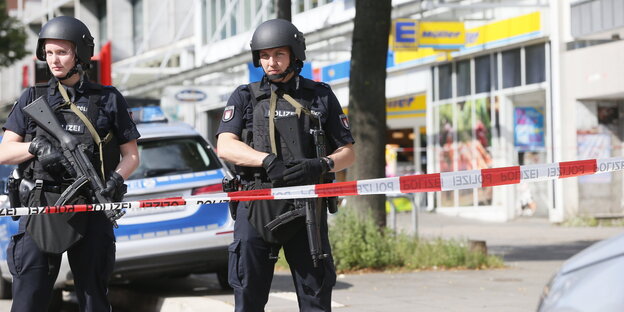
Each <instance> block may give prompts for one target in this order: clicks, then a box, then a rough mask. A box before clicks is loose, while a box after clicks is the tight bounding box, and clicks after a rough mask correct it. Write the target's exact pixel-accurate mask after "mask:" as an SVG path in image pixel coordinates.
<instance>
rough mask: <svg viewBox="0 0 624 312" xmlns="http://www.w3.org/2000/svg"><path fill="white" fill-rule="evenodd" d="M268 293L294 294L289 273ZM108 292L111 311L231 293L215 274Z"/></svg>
mask: <svg viewBox="0 0 624 312" xmlns="http://www.w3.org/2000/svg"><path fill="white" fill-rule="evenodd" d="M352 286H353V285H352V284H349V283H345V282H340V281H338V282H336V286H335V288H334V289H347V288H350V287H352ZM271 291H272V292H294V291H295V288H294V286H293V282H292V278H291V277H290V274H288V273H277V274H275V276H274V278H273V284H272V287H271ZM109 292H110V294H109V298H110V301H111V304H112V305H113V312H153V311H160V308H161V307H162V305H163V302H164V299H165V298H170V297H201V296H213V295H232V290H223V289H221V287H220V286H219V282H218V280H217V277H216V275H215V274H201V275H191V276H188V277H180V278H160V279H151V280H143V281H137V282H133V283H130V284H127V285H116V286H111V287H110V288H109Z"/></svg>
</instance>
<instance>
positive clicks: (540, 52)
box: [525, 43, 546, 84]
mask: <svg viewBox="0 0 624 312" xmlns="http://www.w3.org/2000/svg"><path fill="white" fill-rule="evenodd" d="M525 58H526V61H525V63H526V83H527V84H531V83H539V82H543V81H546V50H545V47H544V44H543V43H542V44H536V45H532V46H528V47H526V48H525Z"/></svg>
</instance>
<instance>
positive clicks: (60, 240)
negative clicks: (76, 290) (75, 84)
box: [20, 84, 120, 254]
mask: <svg viewBox="0 0 624 312" xmlns="http://www.w3.org/2000/svg"><path fill="white" fill-rule="evenodd" d="M91 87H93V88H94V89H95V91H96V92H94V94H92V95H90V96H89V101H88V104H87V105H86V106H84V105H81V106H78V109H79V110H80V111H81V112H82V113H83V114H84V115H85V116H86V117H87V119H88V120H89V121H90V122H91V123H92V124H93V125H96V124H97V123H96V122H97V118H98V116H99V114H101V113H102V111H101V110H100V106H101V105H102V104H101V101H100V98H101V86H100V85H95V84H92V85H91ZM34 89H35V90H34V91H35V92H34V93H35V97H34V98H33V99H32V100H34V99H36V98H38V97H39V96H42V95H43V96H48V92H47V91H48V85H47V84H46V85H45V86H43V85H38V86H36V87H35V88H34ZM31 91H33V90H31ZM56 92H58V91H56ZM52 110H53V111H54V112H55V115H56V117H57V118H58V120H59V122H60V124H61V125H62V126H63V128H64V129H65V130H66V131H67V132H69V133H70V134H72V135H74V136H75V137H76V138H77V140H78V142H79V148H81V149H83V150H84V151H85V154H87V156H88V157H89V159H90V160H91V163H92V164H93V166H94V167H95V168H96V169H97V170H98V172H99V171H100V170H99V168H100V164H101V162H100V156H99V147H98V146H97V145H96V144H95V142H94V139H93V137H92V136H91V133H90V132H89V130H88V129H87V126H86V125H85V123H84V122H83V121H82V120H81V119H80V117H78V115H76V113H74V112H73V111H72V110H71V109H70V108H69V105H66V104H64V105H58V106H56V107H52ZM28 123H29V124H30V123H34V122H33V121H32V120H28ZM39 135H41V136H45V137H47V138H48V140H49V141H50V142H51V143H52V144H54V145H55V146H56V147H57V148H59V149H60V144H59V143H58V141H57V140H56V139H55V138H54V137H53V136H52V135H51V134H50V133H47V132H46V131H45V130H43V129H41V128H40V127H35V131H34V135H32V134H28V135H26V137H25V141H31V140H32V138H33V137H34V136H39ZM103 151H104V152H103V153H104V156H105V157H104V160H105V161H104V162H105V168H104V170H105V175H109V174H110V173H111V172H112V170H114V169H115V167H116V166H117V164H118V163H119V161H120V152H119V146H118V144H117V141H116V140H111V141H109V142H108V144H106V145H105V147H104V149H103ZM20 168H24V169H23V176H24V178H25V179H28V180H33V181H35V180H43V181H44V182H43V185H44V191H43V192H40V191H39V192H38V191H36V190H33V191H31V192H30V195H29V197H28V203H27V204H28V206H43V205H54V204H55V203H56V201H57V200H58V198H59V197H60V193H55V192H48V191H45V186H46V185H55V186H63V185H68V184H70V183H71V182H73V180H74V178H73V177H70V176H69V174H67V173H66V174H65V175H64V176H59V175H54V174H50V173H49V172H47V171H46V170H45V169H44V168H43V166H41V164H40V163H39V161H37V159H36V158H33V159H31V160H30V161H27V162H24V163H23V164H21V165H20ZM106 178H108V177H106ZM104 181H105V180H104ZM61 190H63V188H62V187H61ZM81 190H82V191H81V192H78V193H77V194H76V196H74V197H73V198H70V199H69V200H68V202H66V203H64V204H84V203H87V201H89V199H88V198H89V197H90V196H89V195H88V192H89V191H90V190H85V189H84V187H83V188H82V189H81ZM37 194H39V195H37ZM91 213H92V212H91ZM97 213H101V212H97ZM87 214H88V213H85V212H82V213H80V212H77V213H76V212H75V213H62V214H43V215H31V216H28V217H27V218H26V219H25V220H24V222H25V223H26V226H25V228H26V231H27V232H28V233H29V234H30V235H31V237H32V238H33V240H34V241H35V243H36V244H37V246H38V247H39V248H40V249H41V250H42V251H44V252H48V253H54V254H60V253H63V252H64V251H65V250H67V249H69V248H70V247H71V246H73V245H74V244H75V243H76V242H78V241H79V240H80V239H81V238H82V237H84V235H86V232H87V226H88V221H87V219H88V215H87ZM108 234H109V235H111V236H112V237H114V234H113V232H112V226H111V229H110V233H108Z"/></svg>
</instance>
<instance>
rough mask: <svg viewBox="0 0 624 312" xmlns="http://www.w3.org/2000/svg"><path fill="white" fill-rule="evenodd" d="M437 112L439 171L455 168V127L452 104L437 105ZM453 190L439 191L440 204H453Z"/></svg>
mask: <svg viewBox="0 0 624 312" xmlns="http://www.w3.org/2000/svg"><path fill="white" fill-rule="evenodd" d="M438 113H439V116H440V118H439V122H440V123H439V125H438V126H439V128H438V129H439V130H438V131H439V132H438V133H439V134H440V135H439V142H438V144H439V147H440V148H439V156H440V172H449V171H453V170H455V169H454V167H453V164H454V162H455V159H454V155H455V153H454V151H453V141H454V140H455V139H454V137H455V129H454V125H453V105H452V104H450V103H449V104H443V105H440V106H438ZM453 193H454V192H453V191H445V192H441V199H440V206H443V207H452V206H455V202H454V198H453Z"/></svg>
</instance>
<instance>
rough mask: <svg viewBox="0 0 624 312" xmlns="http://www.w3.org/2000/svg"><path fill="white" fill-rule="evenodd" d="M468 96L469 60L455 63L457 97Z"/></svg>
mask: <svg viewBox="0 0 624 312" xmlns="http://www.w3.org/2000/svg"><path fill="white" fill-rule="evenodd" d="M465 95H470V60H466V61H462V62H458V63H457V96H465Z"/></svg>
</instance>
